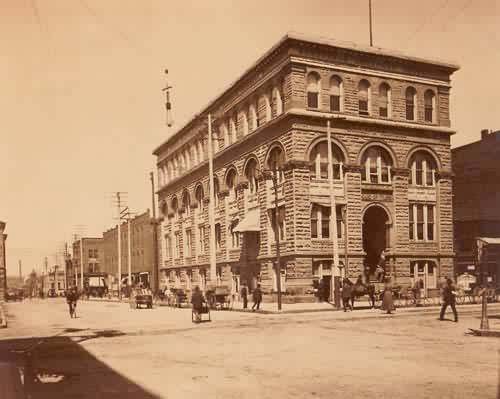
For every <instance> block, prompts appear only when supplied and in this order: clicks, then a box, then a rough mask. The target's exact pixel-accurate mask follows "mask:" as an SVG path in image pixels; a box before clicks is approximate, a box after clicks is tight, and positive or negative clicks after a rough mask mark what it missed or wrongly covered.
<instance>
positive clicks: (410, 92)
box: [406, 86, 417, 121]
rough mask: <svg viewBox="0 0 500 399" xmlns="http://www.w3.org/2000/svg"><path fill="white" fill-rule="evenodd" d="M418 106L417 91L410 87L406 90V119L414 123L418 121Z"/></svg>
mask: <svg viewBox="0 0 500 399" xmlns="http://www.w3.org/2000/svg"><path fill="white" fill-rule="evenodd" d="M416 104H417V91H416V90H415V88H414V87H411V86H410V87H408V88H407V89H406V119H407V120H409V121H414V120H416V119H417V115H416Z"/></svg>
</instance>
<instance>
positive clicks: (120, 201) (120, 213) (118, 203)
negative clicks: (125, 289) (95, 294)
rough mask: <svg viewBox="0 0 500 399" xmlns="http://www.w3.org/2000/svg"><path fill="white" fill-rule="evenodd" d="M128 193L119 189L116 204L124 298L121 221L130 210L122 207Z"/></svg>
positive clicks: (120, 281)
mask: <svg viewBox="0 0 500 399" xmlns="http://www.w3.org/2000/svg"><path fill="white" fill-rule="evenodd" d="M126 195H127V193H126V192H123V191H117V192H115V198H116V199H115V205H116V209H117V219H118V228H117V233H118V298H119V299H121V298H122V291H121V289H122V231H121V223H122V218H123V215H124V212H123V211H125V212H127V211H128V208H126V209H122V208H123V206H124V198H123V197H124V196H126Z"/></svg>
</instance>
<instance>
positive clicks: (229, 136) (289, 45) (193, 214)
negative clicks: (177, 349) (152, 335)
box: [153, 34, 458, 295]
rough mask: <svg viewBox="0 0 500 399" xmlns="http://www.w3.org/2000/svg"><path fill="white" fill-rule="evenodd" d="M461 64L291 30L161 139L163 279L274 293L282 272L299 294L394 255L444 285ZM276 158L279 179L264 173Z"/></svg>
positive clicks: (402, 267)
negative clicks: (453, 108) (454, 82)
mask: <svg viewBox="0 0 500 399" xmlns="http://www.w3.org/2000/svg"><path fill="white" fill-rule="evenodd" d="M457 69H458V66H456V65H454V64H450V63H446V62H442V61H434V60H429V59H422V58H416V57H412V56H407V55H404V54H401V53H399V52H396V51H390V50H383V49H379V48H375V47H363V46H359V45H356V44H352V43H342V42H338V41H335V40H330V39H325V38H310V37H306V36H302V35H298V34H289V35H287V36H285V37H284V38H283V39H282V40H281V41H280V42H278V43H277V44H276V45H275V46H273V47H272V49H270V50H269V51H268V52H267V53H265V54H264V55H263V56H262V57H260V58H259V60H258V61H257V62H256V63H254V64H253V65H251V66H250V67H249V68H248V69H247V70H246V72H245V73H244V74H243V75H242V76H241V77H240V78H238V79H237V80H236V81H234V82H233V83H232V84H231V85H230V86H229V87H228V88H227V89H226V90H225V91H223V92H222V93H220V94H219V95H217V96H214V100H213V101H212V102H210V104H208V105H207V107H206V108H204V109H202V110H201V111H200V112H199V113H198V114H197V115H196V117H194V118H193V119H192V120H191V121H189V122H188V123H187V124H186V125H185V126H183V127H182V128H180V129H179V130H178V131H177V132H175V133H174V134H173V135H171V136H170V137H169V138H167V139H166V141H165V142H163V143H162V144H161V145H159V146H158V147H157V148H156V149H155V150H154V152H153V154H154V155H156V156H157V168H158V180H159V182H158V183H159V189H158V197H159V208H160V215H161V216H162V221H161V224H160V226H159V241H160V244H159V253H158V257H159V264H160V271H161V281H162V282H163V283H164V285H167V286H174V287H182V288H185V289H190V288H191V287H192V286H193V285H195V284H196V285H200V286H201V287H202V288H204V287H205V285H206V282H207V281H210V283H211V284H217V285H226V286H228V287H231V288H232V290H233V292H237V291H239V286H240V284H241V283H245V284H247V285H248V286H249V287H250V289H252V288H254V287H255V286H256V284H257V283H259V282H260V283H261V284H262V288H263V290H264V291H265V292H267V293H270V292H275V291H276V290H277V282H278V281H280V285H281V289H282V291H285V292H287V293H288V294H298V295H304V294H305V295H309V294H308V293H310V292H311V289H312V286H313V284H315V283H316V282H317V281H318V280H319V279H323V281H324V282H325V283H326V284H325V286H327V287H330V286H331V281H332V276H339V277H341V276H347V277H349V278H352V279H353V280H354V279H356V277H357V276H358V275H360V274H364V275H366V276H367V278H369V279H370V280H372V279H373V277H374V271H375V268H376V266H377V265H378V264H383V265H384V267H385V272H386V275H388V276H391V277H392V278H393V281H394V282H395V284H398V285H404V286H408V285H413V284H415V283H416V282H418V283H419V284H420V283H422V285H423V287H424V289H425V290H426V291H427V292H428V293H429V295H432V294H434V295H437V294H438V293H439V291H438V283H439V280H440V279H442V278H443V277H447V276H451V275H453V257H454V253H453V226H452V197H451V195H452V173H451V154H450V136H451V135H452V134H453V133H454V131H453V129H451V128H450V112H449V104H450V87H451V84H450V79H451V75H452V74H453V73H454V72H455V71H456V70H457ZM209 114H210V115H211V117H212V127H213V129H212V131H213V136H214V140H213V152H214V182H213V186H214V193H215V201H214V203H215V223H214V225H215V226H214V227H215V234H214V239H215V247H216V262H217V265H216V268H215V270H213V271H211V270H210V264H209V252H210V246H209V231H210V227H211V226H209V220H208V204H209V202H208V198H209V187H210V186H211V184H209V177H208V173H209V172H208V162H207V156H208V149H209V145H208V141H207V137H208V135H207V118H208V115H209ZM327 120H329V121H330V123H331V133H332V145H331V156H329V154H328V153H329V152H330V151H329V148H328V147H329V146H328V144H327ZM275 169H279V173H277V175H276V179H277V190H275V189H274V188H273V184H272V182H271V181H269V180H266V175H265V174H264V173H263V171H265V170H268V171H269V170H275ZM330 178H331V179H332V180H333V190H330V185H329V179H330ZM332 191H333V194H334V200H335V201H334V202H335V205H334V206H335V209H332V202H333V200H332V198H331V194H332ZM276 197H277V198H276ZM276 202H277V203H278V204H277V208H278V209H277V210H276V209H275V208H276V207H275V203H276ZM276 235H278V237H279V239H280V252H281V262H282V264H281V265H280V269H281V274H280V275H278V271H277V269H278V268H277V267H276V240H275V237H276ZM335 235H336V237H335V239H333V237H334V236H335ZM337 242H338V250H337V251H336V252H337V254H338V255H339V258H340V262H341V263H340V267H338V268H337V267H336V265H333V261H334V256H333V251H334V250H335V248H336V247H335V244H336V243H337ZM211 273H213V274H211Z"/></svg>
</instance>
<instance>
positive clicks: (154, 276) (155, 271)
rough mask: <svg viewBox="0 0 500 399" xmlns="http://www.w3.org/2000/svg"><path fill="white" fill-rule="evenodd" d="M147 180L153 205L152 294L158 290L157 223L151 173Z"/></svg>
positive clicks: (153, 184)
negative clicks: (149, 183)
mask: <svg viewBox="0 0 500 399" xmlns="http://www.w3.org/2000/svg"><path fill="white" fill-rule="evenodd" d="M149 179H150V180H151V201H152V205H153V208H152V209H153V210H152V216H153V218H152V220H151V223H152V224H153V270H152V276H151V277H152V280H153V292H156V291H157V290H158V289H159V284H158V280H159V279H158V273H159V271H160V270H159V267H158V221H157V220H156V202H155V175H154V173H153V172H149Z"/></svg>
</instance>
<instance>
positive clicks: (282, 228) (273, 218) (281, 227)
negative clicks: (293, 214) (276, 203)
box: [269, 206, 286, 241]
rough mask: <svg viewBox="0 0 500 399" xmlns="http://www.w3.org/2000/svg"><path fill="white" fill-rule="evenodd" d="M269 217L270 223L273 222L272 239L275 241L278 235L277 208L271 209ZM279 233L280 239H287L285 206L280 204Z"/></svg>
mask: <svg viewBox="0 0 500 399" xmlns="http://www.w3.org/2000/svg"><path fill="white" fill-rule="evenodd" d="M269 215H270V217H269V219H270V224H271V231H272V233H273V234H272V237H271V240H272V241H275V237H276V209H275V208H273V209H270V210H269ZM278 233H279V239H280V241H284V240H285V239H286V235H285V207H284V206H280V207H279V208H278Z"/></svg>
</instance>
